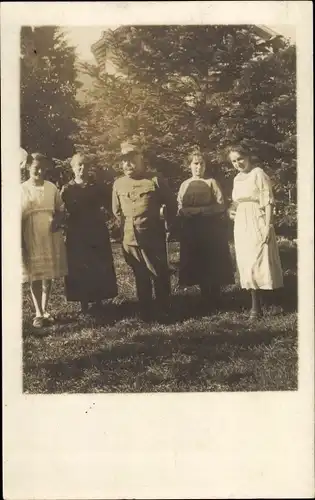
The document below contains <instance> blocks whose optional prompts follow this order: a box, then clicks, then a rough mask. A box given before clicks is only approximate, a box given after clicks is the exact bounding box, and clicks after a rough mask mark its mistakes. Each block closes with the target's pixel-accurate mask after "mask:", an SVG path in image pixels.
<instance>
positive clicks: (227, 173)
mask: <svg viewBox="0 0 315 500" xmlns="http://www.w3.org/2000/svg"><path fill="white" fill-rule="evenodd" d="M253 28H254V27H253V26H231V25H226V26H215V25H212V26H137V27H130V26H123V27H120V28H118V29H116V30H114V31H108V32H106V36H105V38H104V40H105V45H106V48H107V50H108V52H109V53H110V54H111V59H112V61H113V62H114V63H115V65H116V67H117V69H118V70H119V74H117V75H106V74H105V75H104V74H103V75H102V74H101V73H100V72H99V71H98V70H97V68H92V67H89V68H88V67H86V68H85V70H86V71H88V72H89V74H90V75H93V77H94V82H95V84H94V89H93V90H92V92H91V93H90V95H89V99H88V111H89V118H88V119H87V120H86V122H85V123H83V124H82V127H81V132H80V137H79V139H78V142H80V143H81V144H86V145H87V144H89V145H90V147H91V146H92V149H93V150H94V154H95V155H97V156H99V157H102V160H101V163H102V162H103V164H104V165H107V166H108V165H114V162H115V158H117V155H116V154H117V151H118V145H119V141H120V140H121V139H122V138H126V137H128V135H133V134H137V135H139V136H140V137H141V139H142V141H143V145H144V148H145V151H146V157H147V159H148V161H149V163H150V164H151V165H153V166H154V167H156V168H157V169H158V170H160V171H162V172H163V173H164V175H166V176H167V177H168V178H169V180H170V183H171V184H173V186H174V189H176V188H177V186H178V184H179V182H181V181H182V180H183V178H184V177H185V176H187V173H186V172H185V167H184V164H185V157H186V156H187V153H188V152H189V150H190V149H191V148H192V147H193V146H194V145H198V146H199V147H200V148H201V149H202V150H203V151H205V152H206V153H207V155H208V164H209V167H210V169H211V170H212V174H213V175H215V176H216V177H218V178H219V180H220V181H221V183H223V184H224V185H225V189H226V192H227V193H228V194H229V193H230V192H231V182H232V177H233V176H234V175H235V172H234V171H233V168H232V167H231V166H230V165H229V163H228V162H227V161H226V158H225V149H226V146H227V145H229V144H231V143H233V142H239V141H241V142H242V141H244V140H246V141H247V142H248V143H249V144H248V145H249V146H250V147H251V148H252V149H253V150H254V151H255V152H256V153H257V156H258V158H259V159H260V161H261V163H262V164H263V165H264V167H265V168H266V169H267V171H268V173H270V174H271V177H272V179H273V181H274V183H275V192H276V195H277V199H278V200H279V201H280V204H279V206H280V207H281V202H284V203H282V208H281V209H280V215H281V217H282V218H283V217H284V207H287V206H288V202H291V203H292V202H294V190H295V185H296V179H295V175H296V112H295V107H296V94H295V85H296V81H295V57H296V56H295V49H294V47H291V46H288V45H286V44H285V43H283V44H282V46H281V48H279V49H278V50H275V51H273V50H272V47H268V46H267V44H266V43H264V44H261V43H260V42H261V40H260V39H259V37H258V36H257V35H256V31H255V30H254V29H253ZM293 206H295V205H294V203H293ZM293 219H294V215H293Z"/></svg>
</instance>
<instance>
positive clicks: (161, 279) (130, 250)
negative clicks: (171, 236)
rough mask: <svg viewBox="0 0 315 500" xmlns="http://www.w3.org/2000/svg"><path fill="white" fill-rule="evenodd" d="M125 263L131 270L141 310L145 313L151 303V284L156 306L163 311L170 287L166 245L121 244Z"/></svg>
mask: <svg viewBox="0 0 315 500" xmlns="http://www.w3.org/2000/svg"><path fill="white" fill-rule="evenodd" d="M123 253H124V257H125V260H126V263H127V264H128V265H129V266H130V267H131V269H132V270H133V273H134V276H135V280H136V288H137V296H138V300H139V303H140V307H141V309H143V310H144V311H146V308H148V309H149V308H150V305H151V303H152V298H153V297H152V291H153V290H152V282H153V286H154V292H155V298H156V301H157V304H158V306H159V307H160V308H161V309H163V310H165V309H167V308H168V307H169V301H170V294H171V286H170V272H169V268H168V264H167V256H166V243H165V242H164V241H161V242H158V243H157V242H156V241H155V242H154V246H153V245H152V246H151V245H149V244H147V245H141V246H137V245H127V244H125V243H123Z"/></svg>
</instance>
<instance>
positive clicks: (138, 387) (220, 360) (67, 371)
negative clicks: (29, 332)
mask: <svg viewBox="0 0 315 500" xmlns="http://www.w3.org/2000/svg"><path fill="white" fill-rule="evenodd" d="M275 340H276V341H279V342H280V343H281V342H283V343H284V344H285V345H286V346H287V343H291V344H292V345H293V344H295V341H296V334H294V333H291V334H290V336H289V337H288V334H287V332H276V333H275V332H270V329H268V328H266V327H264V326H263V325H261V326H258V325H256V328H255V330H253V329H250V328H248V327H247V326H246V325H244V324H240V323H234V322H233V323H231V322H230V321H221V322H219V324H217V325H215V326H212V325H211V322H210V321H208V322H204V323H202V325H200V327H199V329H198V330H196V325H194V324H191V325H189V324H186V325H185V328H184V329H183V331H181V332H180V333H179V332H173V334H172V335H168V334H167V333H165V332H161V331H159V330H158V329H157V328H154V327H153V328H152V330H151V331H150V332H147V331H145V330H144V331H142V332H141V333H136V334H135V335H134V336H133V337H132V338H126V340H125V341H124V342H120V343H119V344H116V345H112V344H111V343H110V342H109V343H108V345H107V346H106V347H105V348H103V349H100V350H98V351H96V352H93V353H90V354H88V355H85V356H82V357H78V358H75V359H67V360H63V361H58V362H45V363H42V364H41V365H39V366H35V365H33V366H32V365H31V364H29V366H28V371H32V370H35V372H36V371H37V370H39V371H41V370H44V372H45V378H46V389H45V391H44V392H51V393H56V392H82V393H84V392H169V391H171V392H189V391H204V390H218V389H217V386H214V387H212V386H211V383H210V385H209V381H210V382H211V381H212V383H213V381H214V382H215V384H219V385H220V386H221V390H225V391H235V390H281V389H282V390H288V389H294V388H295V385H296V380H295V381H294V380H290V381H288V380H283V381H282V382H281V383H282V386H281V384H280V386H279V384H278V386H277V387H273V386H272V384H273V383H274V381H272V382H270V387H269V386H268V385H267V386H266V387H265V388H262V387H261V385H259V384H260V383H259V381H257V380H256V379H255V367H257V366H259V364H261V363H264V358H265V356H266V352H267V351H268V349H269V351H270V349H271V347H272V343H274V342H275ZM281 355H283V353H282V354H281V353H280V357H281ZM286 355H287V354H286ZM275 358H277V359H276V363H277V364H278V362H279V359H278V355H276V356H275ZM286 361H287V362H288V365H290V366H291V368H290V366H289V369H291V371H292V373H295V371H296V356H295V354H294V355H293V356H292V359H288V360H286ZM229 366H230V369H229ZM213 367H219V368H218V369H215V370H214V372H213ZM276 369H277V368H276ZM212 372H213V373H212ZM89 374H90V375H89ZM91 376H92V378H91ZM93 376H94V379H93ZM95 376H96V379H95ZM293 378H294V377H293ZM60 382H62V386H61V385H60ZM72 383H73V384H74V386H75V385H76V384H78V389H75V388H74V386H73V387H72ZM58 384H59V385H58ZM242 384H243V385H242ZM244 384H245V385H244ZM211 387H212V388H211Z"/></svg>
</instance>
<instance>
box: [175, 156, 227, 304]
mask: <svg viewBox="0 0 315 500" xmlns="http://www.w3.org/2000/svg"><path fill="white" fill-rule="evenodd" d="M188 163H189V165H190V169H191V173H192V176H191V177H190V178H189V179H187V180H186V181H184V182H183V183H182V184H181V186H180V189H179V192H178V198H177V199H178V215H179V217H180V269H179V284H180V285H181V286H192V285H199V287H200V291H201V296H202V300H203V303H204V305H205V306H206V308H208V307H210V308H217V307H219V297H220V287H221V286H222V285H228V284H231V283H234V272H233V265H232V259H231V255H230V249H229V243H228V237H227V231H226V224H225V222H224V217H225V211H226V207H225V203H224V199H223V195H222V192H221V189H220V187H219V185H218V183H217V182H216V180H215V179H213V178H205V177H204V175H205V160H204V158H203V156H202V154H201V153H200V152H198V151H194V152H193V153H192V154H191V155H189V157H188Z"/></svg>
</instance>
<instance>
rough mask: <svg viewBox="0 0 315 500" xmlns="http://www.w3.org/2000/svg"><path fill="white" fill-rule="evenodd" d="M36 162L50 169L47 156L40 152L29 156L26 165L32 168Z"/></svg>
mask: <svg viewBox="0 0 315 500" xmlns="http://www.w3.org/2000/svg"><path fill="white" fill-rule="evenodd" d="M34 162H37V163H40V164H42V165H45V166H46V167H48V163H49V161H48V158H47V156H46V155H44V154H43V153H39V152H36V153H31V154H30V155H29V161H28V162H27V164H26V165H27V167H30V166H31V165H32V163H34Z"/></svg>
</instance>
